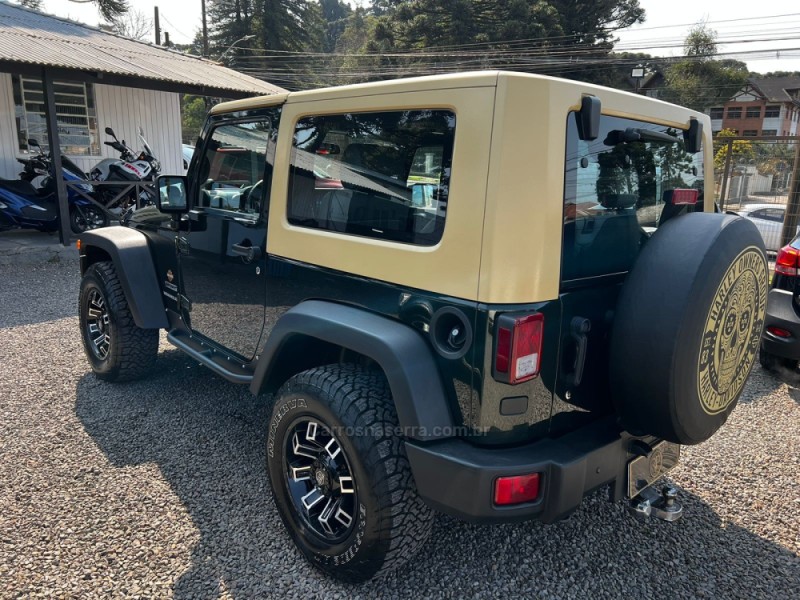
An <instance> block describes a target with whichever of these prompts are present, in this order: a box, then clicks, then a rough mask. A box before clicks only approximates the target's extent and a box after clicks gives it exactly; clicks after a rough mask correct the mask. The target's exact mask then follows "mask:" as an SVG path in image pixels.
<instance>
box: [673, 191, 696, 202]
mask: <svg viewBox="0 0 800 600" xmlns="http://www.w3.org/2000/svg"><path fill="white" fill-rule="evenodd" d="M699 197H700V191H699V190H690V189H683V188H677V189H674V190H672V204H674V205H675V206H680V205H683V204H697V199H698V198H699Z"/></svg>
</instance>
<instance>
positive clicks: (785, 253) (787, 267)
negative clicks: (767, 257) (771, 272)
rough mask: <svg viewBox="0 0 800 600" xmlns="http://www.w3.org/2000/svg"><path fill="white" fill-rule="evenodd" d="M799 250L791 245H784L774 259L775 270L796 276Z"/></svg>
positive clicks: (799, 256)
mask: <svg viewBox="0 0 800 600" xmlns="http://www.w3.org/2000/svg"><path fill="white" fill-rule="evenodd" d="M798 258H800V251H798V250H797V249H796V248H793V247H792V246H784V247H783V248H781V250H780V252H778V257H777V258H776V259H775V272H776V273H780V274H781V275H788V276H789V277H797V263H798Z"/></svg>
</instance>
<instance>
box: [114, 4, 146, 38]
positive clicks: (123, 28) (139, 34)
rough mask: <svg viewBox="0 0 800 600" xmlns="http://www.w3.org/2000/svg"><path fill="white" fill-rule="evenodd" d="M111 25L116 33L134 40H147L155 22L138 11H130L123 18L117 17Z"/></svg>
mask: <svg viewBox="0 0 800 600" xmlns="http://www.w3.org/2000/svg"><path fill="white" fill-rule="evenodd" d="M111 25H112V27H113V28H114V33H118V34H119V35H122V36H125V37H127V38H131V39H132V40H139V41H143V40H146V39H147V38H148V37H150V33H151V32H152V31H153V20H152V19H149V18H148V17H146V16H145V14H144V13H143V12H142V11H140V10H137V9H133V10H129V11H128V12H126V13H125V14H124V15H123V16H121V17H117V18H116V19H114V20H113V21H112V22H111Z"/></svg>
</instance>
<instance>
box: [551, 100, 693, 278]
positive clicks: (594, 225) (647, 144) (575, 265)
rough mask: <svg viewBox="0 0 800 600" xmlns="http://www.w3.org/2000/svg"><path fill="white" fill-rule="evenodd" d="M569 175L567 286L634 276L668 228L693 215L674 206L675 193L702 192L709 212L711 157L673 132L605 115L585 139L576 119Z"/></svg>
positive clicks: (571, 122)
mask: <svg viewBox="0 0 800 600" xmlns="http://www.w3.org/2000/svg"><path fill="white" fill-rule="evenodd" d="M565 169H566V170H565V185H564V241H563V260H562V261H561V265H562V267H561V269H562V271H561V277H562V280H563V281H569V280H574V279H583V278H587V277H597V276H599V275H607V274H613V273H624V272H626V271H628V270H630V268H631V266H632V265H633V263H634V261H635V260H636V256H637V255H638V254H639V251H640V250H641V248H642V245H643V244H645V243H646V242H647V239H648V238H649V237H650V235H652V234H653V232H654V231H655V230H656V229H657V228H658V227H659V226H660V225H661V224H663V223H664V222H666V221H667V220H668V219H670V218H673V217H675V216H677V215H678V214H681V213H683V212H686V211H688V210H693V208H694V207H692V206H691V205H689V206H685V205H682V206H676V205H673V204H672V203H671V198H672V195H673V192H674V191H675V190H677V189H680V190H684V189H689V190H697V192H698V194H697V195H698V204H697V210H702V202H703V153H702V152H697V153H695V154H690V153H689V152H686V150H685V149H684V142H683V132H682V131H681V130H678V129H675V128H672V127H665V126H663V125H655V124H653V123H645V122H642V121H634V120H631V119H622V118H618V117H609V116H605V115H603V116H602V117H601V121H600V135H599V136H598V137H597V139H596V140H593V141H585V140H581V139H579V137H578V128H577V124H576V122H575V118H574V115H573V114H570V117H569V119H568V121H567V153H566V161H565Z"/></svg>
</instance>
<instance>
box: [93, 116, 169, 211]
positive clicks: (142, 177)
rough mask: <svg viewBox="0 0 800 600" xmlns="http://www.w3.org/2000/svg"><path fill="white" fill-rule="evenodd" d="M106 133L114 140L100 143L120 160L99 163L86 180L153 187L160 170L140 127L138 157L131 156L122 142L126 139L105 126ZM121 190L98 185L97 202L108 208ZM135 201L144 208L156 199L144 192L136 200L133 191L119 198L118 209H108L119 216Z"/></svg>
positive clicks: (118, 187) (107, 160) (113, 159)
mask: <svg viewBox="0 0 800 600" xmlns="http://www.w3.org/2000/svg"><path fill="white" fill-rule="evenodd" d="M105 132H106V134H107V135H110V136H111V137H112V138H114V141H113V142H108V141H106V142H103V143H104V144H105V145H106V146H110V147H112V148H114V150H116V151H117V152H119V153H120V157H119V158H106V159H103V160H101V161H100V162H99V163H97V164H96V165H95V166H94V167H93V168H92V170H91V171H90V172H89V178H90V179H91V180H92V181H99V182H106V181H109V182H114V181H119V182H121V183H133V182H147V183H153V184H155V181H156V178H157V177H158V173H159V171H160V170H161V163H160V162H159V160H158V159H157V158H156V157H155V154H154V153H153V150H152V149H151V148H150V145H149V144H148V143H147V140H145V139H144V131H143V130H142V128H141V127H139V140H140V142H141V144H142V148H143V149H142V150H141V151H140V152H139V153H138V154H135V153H134V151H133V150H132V149H131V148H130V147H129V146H128V145H127V144H126V143H125V140H122V141H120V140H119V139H118V138H117V136H116V134H115V133H114V130H113V129H111V127H106V129H105ZM121 187H122V186H97V192H98V195H99V196H100V201H101V202H102V203H103V204H105V205H106V206H107V207H108V205H109V204H111V203H112V202H113V201H114V197H115V196H116V195H117V194H118V193H119V190H120V188H121ZM137 201H138V204H142V205H146V204H152V203H153V202H154V201H155V198H154V197H153V195H152V194H150V193H148V192H147V191H146V190H142V191H141V193H140V194H139V196H138V198H137V196H136V193H135V191H133V190H131V192H130V193H129V194H127V195H126V196H125V197H124V198H122V199H121V201H120V202H119V205H118V207H117V208H114V209H111V210H112V211H114V212H118V213H120V214H122V213H124V212H126V211H127V210H128V209H129V208H131V207H135V206H136V205H137Z"/></svg>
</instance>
